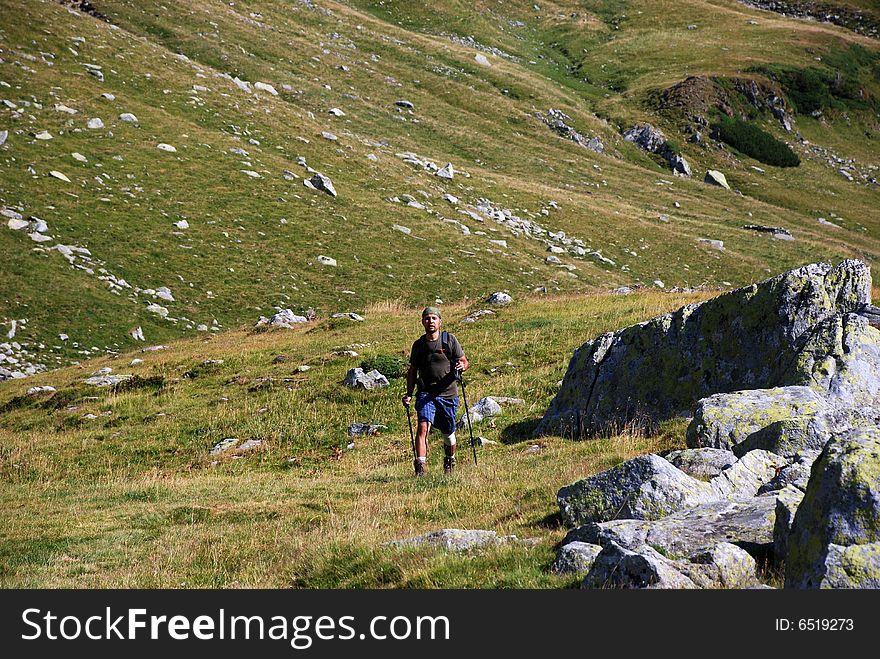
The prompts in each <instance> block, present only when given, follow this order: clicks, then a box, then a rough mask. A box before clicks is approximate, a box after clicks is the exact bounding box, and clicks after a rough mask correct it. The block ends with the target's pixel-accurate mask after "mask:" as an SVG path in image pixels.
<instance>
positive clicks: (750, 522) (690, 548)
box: [562, 494, 777, 559]
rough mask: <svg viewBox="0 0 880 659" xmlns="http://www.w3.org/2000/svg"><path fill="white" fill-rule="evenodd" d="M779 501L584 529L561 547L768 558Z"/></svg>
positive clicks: (747, 501) (707, 507)
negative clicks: (730, 549) (732, 551)
mask: <svg viewBox="0 0 880 659" xmlns="http://www.w3.org/2000/svg"><path fill="white" fill-rule="evenodd" d="M776 500H777V496H776V495H775V494H768V495H763V496H759V497H748V498H740V499H735V500H726V501H720V500H719V501H713V502H710V503H705V504H702V505H699V506H694V507H693V508H686V509H684V510H680V511H679V512H677V513H673V514H672V515H669V516H667V517H664V518H662V519H658V520H640V519H615V520H611V521H608V522H601V523H590V524H584V525H583V526H579V527H577V528H574V529H572V530H571V531H569V533H568V535H566V537H565V539H564V540H563V541H562V545H563V546H564V545H566V544H568V543H569V542H574V541H578V542H586V543H589V544H593V545H601V546H603V547H605V546H607V545H608V543H609V542H613V543H615V544H617V545H620V546H621V547H624V548H626V549H629V550H635V549H637V548H638V547H640V546H642V545H650V546H651V547H653V548H655V549H657V550H658V551H661V552H662V553H663V555H664V556H667V557H669V558H684V557H687V556H691V555H693V554H695V553H698V552H701V551H706V550H708V549H711V548H713V547H715V546H716V545H718V544H720V543H722V542H730V543H733V544H735V545H737V546H738V547H740V548H741V549H744V550H746V551H747V552H749V553H750V554H751V555H752V556H755V557H757V558H761V559H765V558H766V557H768V556H770V555H771V554H772V552H773V546H774V536H773V529H774V527H775V524H776Z"/></svg>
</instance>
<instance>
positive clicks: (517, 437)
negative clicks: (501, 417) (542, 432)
mask: <svg viewBox="0 0 880 659" xmlns="http://www.w3.org/2000/svg"><path fill="white" fill-rule="evenodd" d="M540 421H541V417H534V418H533V419H525V420H523V421H517V422H516V423H511V424H510V425H509V426H507V427H506V428H504V430H502V431H501V442H502V443H503V444H507V445H510V444H519V443H520V442H528V441H532V440H534V438H535V437H534V435H535V429H536V428H537V427H538V423H540Z"/></svg>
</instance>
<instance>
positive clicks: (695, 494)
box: [556, 454, 713, 526]
mask: <svg viewBox="0 0 880 659" xmlns="http://www.w3.org/2000/svg"><path fill="white" fill-rule="evenodd" d="M712 498H713V490H712V488H711V486H710V485H709V484H708V483H704V482H702V481H698V480H696V479H695V478H691V477H690V476H688V475H687V474H686V473H684V472H683V471H681V470H680V469H676V468H675V467H673V466H672V464H671V463H670V462H669V461H667V460H664V459H663V458H661V457H659V456H657V455H653V454H651V455H641V456H639V457H637V458H633V459H632V460H627V461H626V462H624V463H623V464H620V465H617V466H616V467H613V468H611V469H608V470H607V471H603V472H601V473H598V474H595V475H593V476H589V477H587V478H584V479H582V480H580V481H578V482H576V483H572V484H571V485H567V486H565V487H563V488H561V489H560V490H559V492H558V494H557V497H556V499H557V502H558V503H559V510H560V512H561V513H562V519H563V521H564V522H565V523H566V524H567V525H569V526H577V525H579V524H585V523H587V522H604V521H607V520H610V519H659V518H661V517H665V516H666V515H669V514H671V513H673V512H675V511H676V510H679V509H681V508H682V507H685V506H695V505H698V504H700V503H703V502H706V501H709V500H711V499H712Z"/></svg>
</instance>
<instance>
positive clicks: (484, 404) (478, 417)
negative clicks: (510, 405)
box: [458, 396, 501, 428]
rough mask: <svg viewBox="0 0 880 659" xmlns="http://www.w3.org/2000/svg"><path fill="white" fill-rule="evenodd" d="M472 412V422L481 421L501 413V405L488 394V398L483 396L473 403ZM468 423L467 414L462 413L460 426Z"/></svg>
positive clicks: (462, 426)
mask: <svg viewBox="0 0 880 659" xmlns="http://www.w3.org/2000/svg"><path fill="white" fill-rule="evenodd" d="M470 413H471V414H470V422H471V424H474V423H479V422H480V421H482V420H483V419H485V418H488V417H490V416H498V415H499V414H501V405H499V404H498V403H497V402H496V401H495V400H494V399H493V398H490V397H488V396H487V397H486V398H481V399H480V400H479V401H477V402H476V404H474V405H471V407H470ZM466 424H467V415H462V417H461V419H459V421H458V427H459V428H464V427H466Z"/></svg>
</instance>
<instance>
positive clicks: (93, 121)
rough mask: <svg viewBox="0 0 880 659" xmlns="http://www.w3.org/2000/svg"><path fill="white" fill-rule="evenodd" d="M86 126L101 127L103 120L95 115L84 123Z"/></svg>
mask: <svg viewBox="0 0 880 659" xmlns="http://www.w3.org/2000/svg"><path fill="white" fill-rule="evenodd" d="M86 127H87V128H92V129H98V128H103V127H104V122H103V121H101V120H100V119H99V118H98V117H95V118H93V119H89V121H88V123H87V124H86Z"/></svg>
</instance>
